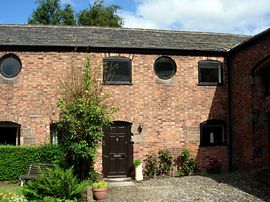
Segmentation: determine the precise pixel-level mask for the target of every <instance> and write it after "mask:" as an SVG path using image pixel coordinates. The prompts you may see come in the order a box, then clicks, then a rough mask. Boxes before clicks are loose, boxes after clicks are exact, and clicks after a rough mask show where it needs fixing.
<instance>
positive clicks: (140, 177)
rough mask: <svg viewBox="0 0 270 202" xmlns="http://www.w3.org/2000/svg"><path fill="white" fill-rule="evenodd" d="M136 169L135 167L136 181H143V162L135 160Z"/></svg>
mask: <svg viewBox="0 0 270 202" xmlns="http://www.w3.org/2000/svg"><path fill="white" fill-rule="evenodd" d="M133 164H134V167H135V180H136V181H141V180H143V172H142V162H141V160H138V159H136V160H134V161H133Z"/></svg>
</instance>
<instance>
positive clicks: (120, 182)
mask: <svg viewBox="0 0 270 202" xmlns="http://www.w3.org/2000/svg"><path fill="white" fill-rule="evenodd" d="M105 180H106V181H107V182H108V186H109V187H125V186H135V183H134V182H133V181H132V180H131V178H130V177H128V178H106V179H105Z"/></svg>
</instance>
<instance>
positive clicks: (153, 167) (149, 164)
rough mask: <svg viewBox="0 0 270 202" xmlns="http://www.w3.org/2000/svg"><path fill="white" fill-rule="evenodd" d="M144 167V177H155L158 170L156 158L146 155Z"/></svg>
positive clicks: (153, 155)
mask: <svg viewBox="0 0 270 202" xmlns="http://www.w3.org/2000/svg"><path fill="white" fill-rule="evenodd" d="M144 165H145V169H144V175H145V176H147V177H155V176H156V174H157V168H158V161H157V156H156V155H155V154H150V155H146V158H145V159H144Z"/></svg>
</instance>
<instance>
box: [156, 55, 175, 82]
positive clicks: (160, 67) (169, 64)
mask: <svg viewBox="0 0 270 202" xmlns="http://www.w3.org/2000/svg"><path fill="white" fill-rule="evenodd" d="M154 69H155V73H156V75H157V76H158V77H159V78H160V79H170V78H172V77H173V76H174V75H175V72H176V64H175V62H174V61H173V60H172V59H171V58H169V57H164V56H163V57H160V58H158V59H157V60H156V62H155V64H154Z"/></svg>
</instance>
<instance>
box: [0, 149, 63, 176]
mask: <svg viewBox="0 0 270 202" xmlns="http://www.w3.org/2000/svg"><path fill="white" fill-rule="evenodd" d="M63 157H64V154H63V151H62V150H61V148H60V147H59V146H58V145H51V144H49V145H42V146H5V145H0V171H1V172H0V181H15V180H18V176H20V175H24V174H26V172H27V168H28V167H29V165H30V164H31V163H55V162H60V161H62V160H63Z"/></svg>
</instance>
